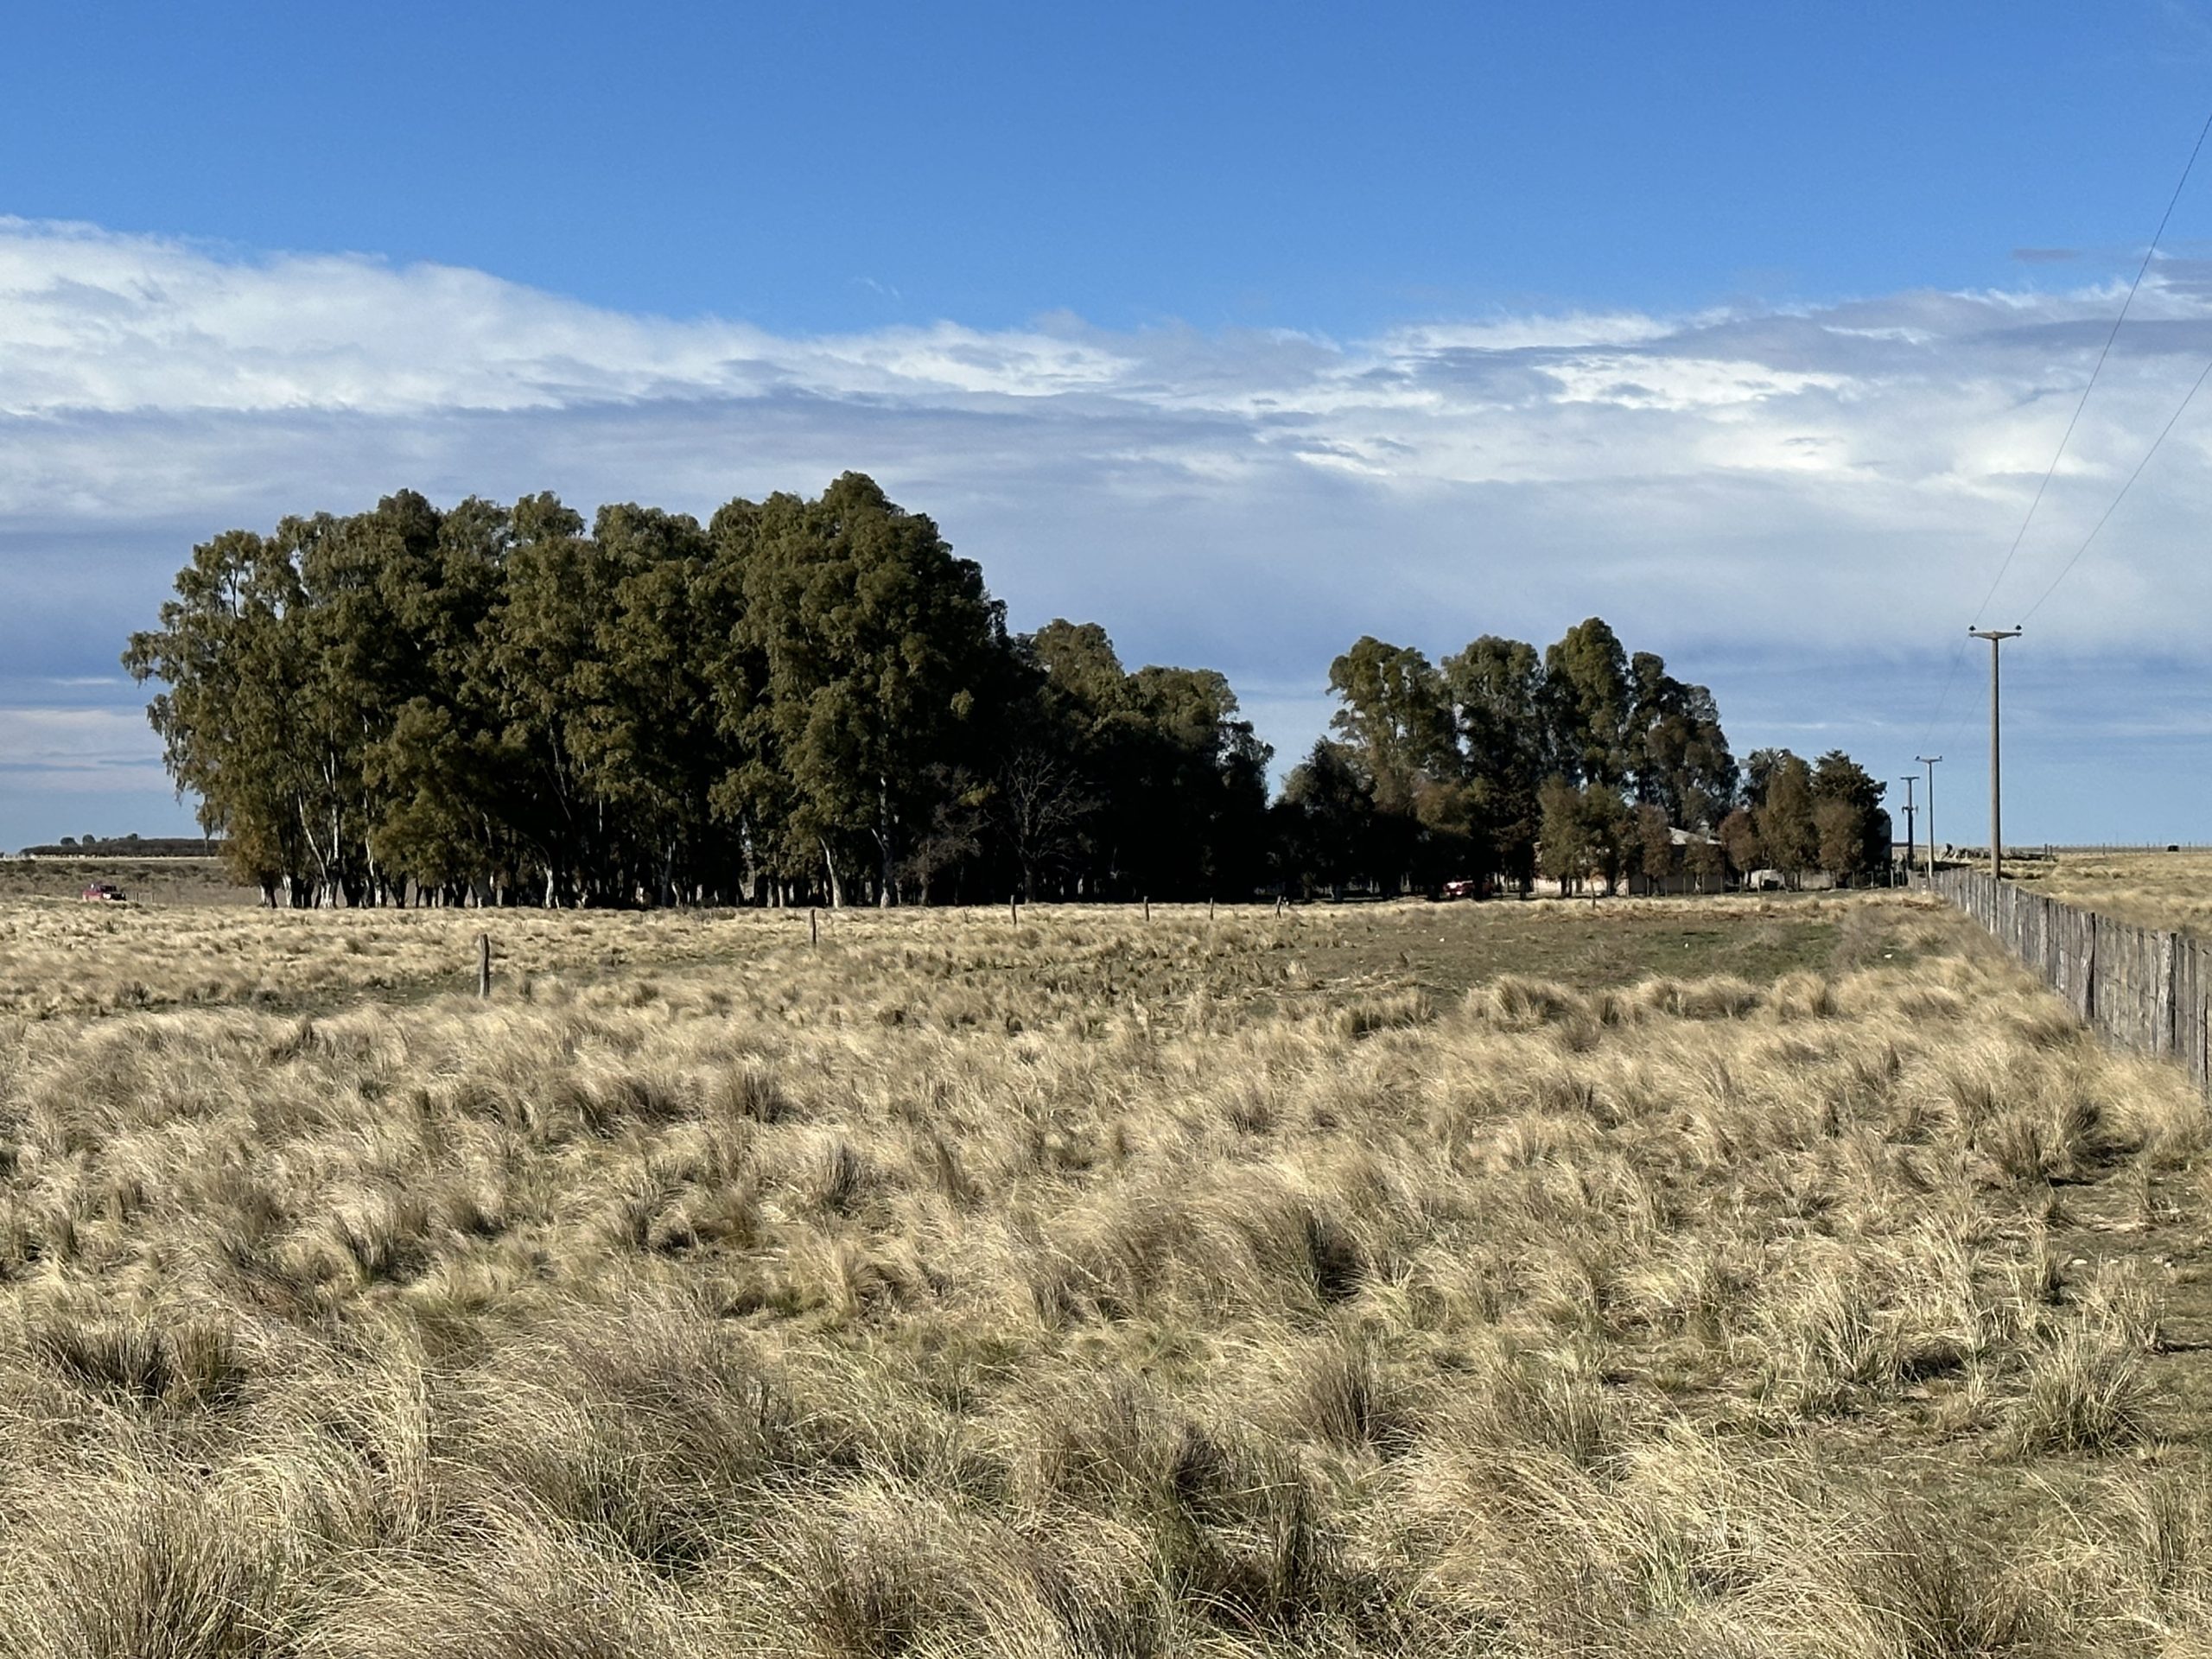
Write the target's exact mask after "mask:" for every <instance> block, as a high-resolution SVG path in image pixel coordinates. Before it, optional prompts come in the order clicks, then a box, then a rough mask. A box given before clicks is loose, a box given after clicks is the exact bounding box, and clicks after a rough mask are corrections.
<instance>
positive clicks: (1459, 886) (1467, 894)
mask: <svg viewBox="0 0 2212 1659" xmlns="http://www.w3.org/2000/svg"><path fill="white" fill-rule="evenodd" d="M1444 896H1445V897H1446V899H1479V898H1481V897H1482V896H1483V884H1482V883H1481V882H1479V881H1446V883H1445V884H1444Z"/></svg>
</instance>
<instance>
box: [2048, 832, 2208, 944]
mask: <svg viewBox="0 0 2212 1659" xmlns="http://www.w3.org/2000/svg"><path fill="white" fill-rule="evenodd" d="M2005 875H2006V876H2007V878H2009V879H2011V880H2017V881H2018V882H2019V883H2020V884H2021V885H2022V886H2024V887H2029V888H2031V890H2033V891H2034V892H2037V893H2046V894H2048V895H2050V897H2051V898H2054V899H2064V900H2065V901H2066V902H2067V903H2069V904H2072V905H2080V906H2082V907H2084V908H2085V909H2088V910H2094V911H2096V912H2099V913H2101V914H2102V915H2106V916H2112V917H2115V918H2118V919H2120V921H2123V922H2133V923H2135V924H2136V925H2138V926H2140V927H2163V928H2173V929H2182V930H2185V931H2189V932H2191V933H2196V934H2198V935H2201V936H2203V937H2207V938H2212V853H2201V852H2186V853H2063V854H2061V855H2058V856H2057V857H2056V858H2055V859H2050V860H2048V861H2044V860H2035V861H2020V862H2018V863H2017V864H2015V863H2012V862H2009V861H2008V862H2007V863H2006V865H2005Z"/></svg>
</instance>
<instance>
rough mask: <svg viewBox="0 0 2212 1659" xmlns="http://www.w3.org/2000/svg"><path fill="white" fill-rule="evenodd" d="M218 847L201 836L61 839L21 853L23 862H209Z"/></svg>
mask: <svg viewBox="0 0 2212 1659" xmlns="http://www.w3.org/2000/svg"><path fill="white" fill-rule="evenodd" d="M221 851H222V843H221V842H216V841H211V840H209V839H208V838H207V837H206V836H62V837H61V839H60V840H59V841H51V842H45V843H43V844H42V845H41V846H37V847H26V848H24V849H22V856H23V857H25V858H213V857H215V856H216V855H218V854H219V853H220V852H221Z"/></svg>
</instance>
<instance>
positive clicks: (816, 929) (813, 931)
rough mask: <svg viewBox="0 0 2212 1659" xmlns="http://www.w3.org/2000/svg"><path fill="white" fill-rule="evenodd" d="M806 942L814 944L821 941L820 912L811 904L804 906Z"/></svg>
mask: <svg viewBox="0 0 2212 1659" xmlns="http://www.w3.org/2000/svg"><path fill="white" fill-rule="evenodd" d="M806 942H807V943H808V944H815V945H818V944H821V943H822V912H820V911H818V910H817V909H815V908H814V906H811V905H809V906H807V907H806Z"/></svg>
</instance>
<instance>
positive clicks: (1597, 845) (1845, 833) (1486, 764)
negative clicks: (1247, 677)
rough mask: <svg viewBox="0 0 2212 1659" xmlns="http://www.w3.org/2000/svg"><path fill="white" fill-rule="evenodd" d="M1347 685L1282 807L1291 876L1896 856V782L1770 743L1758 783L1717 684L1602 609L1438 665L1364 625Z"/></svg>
mask: <svg viewBox="0 0 2212 1659" xmlns="http://www.w3.org/2000/svg"><path fill="white" fill-rule="evenodd" d="M1329 689H1330V690H1331V691H1332V693H1334V695H1335V696H1336V697H1337V700H1338V709H1337V713H1336V715H1334V717H1333V718H1332V721H1331V727H1332V732H1333V735H1332V736H1331V737H1327V738H1324V739H1322V740H1321V741H1319V743H1317V744H1316V745H1315V746H1314V747H1313V752H1312V753H1311V754H1309V755H1308V756H1307V758H1306V760H1304V761H1303V762H1302V763H1301V764H1300V766H1297V767H1296V768H1295V769H1294V771H1293V772H1292V773H1291V774H1290V778H1289V780H1288V783H1287V786H1286V788H1285V791H1284V794H1283V798H1282V800H1281V802H1280V803H1278V804H1277V806H1276V808H1275V815H1276V824H1277V837H1278V845H1279V848H1280V849H1281V851H1280V854H1279V856H1280V858H1281V861H1282V863H1283V866H1284V868H1285V870H1286V873H1287V874H1290V875H1292V876H1293V878H1294V880H1301V881H1303V882H1304V883H1306V885H1308V886H1319V887H1332V888H1335V887H1343V886H1344V885H1345V884H1346V883H1355V884H1358V885H1362V886H1365V887H1373V888H1379V889H1381V890H1383V891H1384V892H1397V891H1402V890H1407V889H1416V890H1418V889H1421V888H1430V889H1433V888H1435V887H1438V886H1439V885H1440V883H1442V882H1443V881H1445V880H1453V879H1480V878H1496V879H1497V880H1501V881H1503V883H1504V884H1506V885H1508V886H1514V887H1520V888H1521V889H1522V890H1523V891H1526V890H1527V889H1528V887H1529V886H1530V884H1531V883H1532V882H1533V881H1534V880H1535V878H1536V876H1537V875H1538V874H1543V875H1546V876H1549V877H1552V878H1554V879H1555V880H1560V881H1563V882H1568V883H1573V882H1579V881H1581V880H1586V879H1590V878H1592V877H1594V878H1596V879H1599V880H1603V881H1605V884H1606V885H1607V886H1609V887H1610V886H1612V885H1614V884H1615V883H1617V882H1618V880H1619V879H1620V878H1621V877H1622V876H1623V875H1624V874H1630V873H1631V872H1632V871H1634V872H1641V873H1643V874H1650V875H1655V876H1656V875H1661V874H1665V875H1669V876H1688V877H1690V878H1693V879H1694V880H1699V881H1700V882H1704V883H1707V884H1709V885H1717V884H1718V883H1719V881H1720V880H1723V879H1724V878H1725V877H1726V873H1727V868H1728V867H1729V866H1730V865H1731V864H1733V865H1734V866H1735V867H1736V868H1738V869H1739V870H1744V869H1749V868H1752V864H1753V863H1756V862H1758V861H1767V860H1771V861H1774V862H1776V863H1777V864H1778V865H1780V866H1781V867H1782V868H1785V869H1788V870H1789V871H1791V872H1793V873H1796V872H1802V871H1805V870H1811V869H1815V868H1819V869H1824V870H1827V871H1828V872H1829V873H1831V874H1835V875H1838V876H1852V875H1856V874H1860V873H1861V872H1864V871H1866V870H1870V869H1873V868H1879V867H1880V866H1881V865H1882V864H1883V863H1884V862H1885V861H1886V859H1887V855H1888V837H1889V823H1888V819H1887V817H1886V815H1885V814H1884V813H1882V811H1881V810H1880V805H1879V803H1880V799H1881V795H1882V786H1881V785H1878V784H1877V783H1874V782H1873V780H1872V779H1869V778H1868V777H1867V776H1866V773H1865V772H1863V771H1861V770H1860V769H1859V767H1858V766H1855V765H1854V764H1853V762H1852V761H1851V760H1850V759H1849V758H1848V757H1847V756H1845V755H1843V754H1841V753H1831V754H1829V755H1827V756H1824V757H1822V759H1821V761H1820V763H1819V766H1818V767H1817V768H1815V767H1812V766H1808V765H1807V763H1806V762H1804V761H1802V760H1798V759H1797V758H1796V756H1794V755H1791V754H1789V752H1788V751H1787V750H1760V751H1758V752H1756V753H1754V754H1753V756H1752V757H1751V766H1750V768H1749V778H1748V780H1747V779H1746V777H1745V771H1744V769H1740V768H1739V767H1738V765H1737V762H1736V760H1735V757H1734V755H1733V754H1732V753H1731V752H1730V750H1729V747H1728V740H1727V737H1726V734H1724V733H1723V732H1722V730H1721V728H1720V714H1719V709H1718V707H1717V706H1716V705H1715V703H1714V701H1713V694H1712V692H1710V691H1709V690H1707V689H1706V688H1705V687H1704V686H1702V685H1693V684H1688V683H1684V682H1683V681H1681V680H1678V679H1676V678H1675V677H1674V676H1673V675H1671V674H1669V672H1668V671H1667V665H1666V663H1665V662H1664V661H1663V660H1662V658H1660V657H1659V656H1658V655H1657V653H1656V652H1645V651H1639V652H1635V653H1633V654H1630V652H1628V651H1627V650H1626V648H1625V647H1624V645H1622V644H1621V641H1620V639H1618V636H1617V635H1616V634H1615V633H1614V632H1613V631H1612V629H1611V628H1610V627H1608V626H1606V625H1605V622H1604V621H1603V620H1601V619H1599V618H1597V617H1592V618H1590V619H1588V620H1586V621H1583V622H1580V623H1577V624H1576V625H1575V626H1573V627H1571V628H1569V629H1568V630H1567V632H1566V634H1565V635H1564V636H1563V637H1562V638H1560V639H1559V640H1558V641H1557V642H1556V643H1554V644H1553V645H1548V646H1546V647H1545V648H1544V649H1542V650H1541V651H1539V650H1538V649H1537V648H1536V647H1535V646H1534V645H1529V644H1526V643H1524V642H1523V641H1521V640H1518V639H1500V638H1498V637H1497V636H1496V635H1493V634H1485V635H1484V636H1482V637H1481V638H1480V639H1476V640H1474V641H1473V642H1472V643H1471V644H1470V645H1468V646H1467V647H1466V649H1465V650H1464V651H1461V652H1457V653H1455V654H1453V655H1452V656H1449V657H1446V658H1445V659H1444V660H1443V662H1442V663H1441V664H1433V663H1431V662H1430V661H1429V659H1428V658H1427V657H1426V656H1425V655H1424V654H1423V653H1421V652H1420V651H1417V650H1415V649H1414V648H1412V647H1410V646H1405V645H1388V644H1385V643H1384V642H1383V641H1382V640H1379V639H1372V638H1367V639H1361V640H1359V641H1358V643H1357V644H1356V645H1353V646H1352V647H1351V650H1350V651H1348V652H1345V653H1344V655H1343V656H1341V657H1339V658H1337V659H1336V661H1335V662H1334V663H1332V664H1331V665H1330V669H1329ZM1770 772H1778V773H1780V774H1781V775H1782V776H1783V782H1782V784H1781V785H1780V787H1779V789H1778V790H1777V791H1774V792H1773V794H1774V798H1773V799H1772V800H1771V801H1770V798H1769V797H1770V785H1769V774H1770ZM1800 774H1802V807H1800V806H1799V805H1798V804H1796V801H1797V796H1798V793H1799V792H1800V784H1801V779H1800ZM1678 830H1680V831H1687V832H1688V834H1687V835H1684V836H1679V837H1678V836H1677V835H1676V831H1678ZM1678 843H1679V844H1678ZM1746 861H1750V862H1746Z"/></svg>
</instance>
